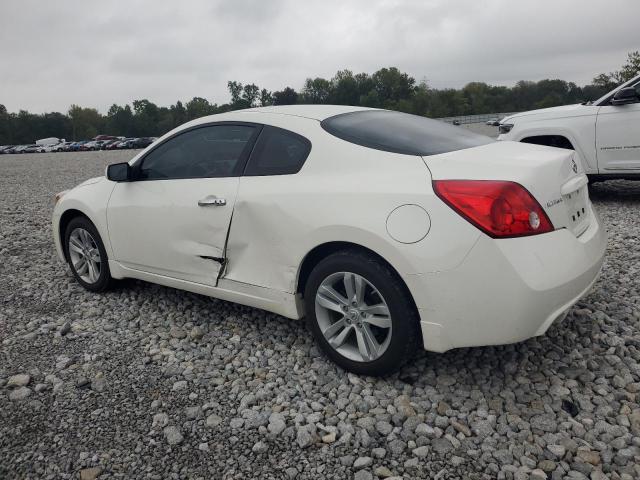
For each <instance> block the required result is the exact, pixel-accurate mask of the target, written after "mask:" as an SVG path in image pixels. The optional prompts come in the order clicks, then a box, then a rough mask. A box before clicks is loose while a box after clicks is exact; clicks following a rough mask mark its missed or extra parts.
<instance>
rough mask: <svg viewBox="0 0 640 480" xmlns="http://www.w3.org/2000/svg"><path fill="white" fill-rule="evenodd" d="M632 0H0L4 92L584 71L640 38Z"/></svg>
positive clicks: (217, 98)
mask: <svg viewBox="0 0 640 480" xmlns="http://www.w3.org/2000/svg"><path fill="white" fill-rule="evenodd" d="M638 18H640V1H638V0H608V1H607V2H601V1H596V0H553V1H550V0H519V1H514V0H482V1H479V0H416V1H414V0H404V1H403V0H182V1H171V0H127V1H124V0H100V1H98V0H57V1H47V0H45V1H36V0H0V104H4V105H5V106H6V107H7V109H8V110H9V111H18V110H19V109H25V110H28V111H31V112H34V113H43V112H48V111H62V112H66V111H67V110H68V108H69V106H70V105H71V104H78V105H81V106H83V107H94V108H97V109H98V110H100V111H101V112H103V113H106V111H107V109H108V108H109V106H110V105H112V104H113V103H117V104H120V105H124V104H126V103H131V102H132V101H133V100H135V99H142V98H147V99H149V100H150V101H152V102H155V103H157V104H158V105H170V104H173V103H175V102H176V101H177V100H181V101H183V102H185V101H188V100H189V99H191V98H193V97H195V96H200V97H204V98H207V99H208V100H209V101H210V102H212V103H218V104H220V103H226V102H227V101H228V100H229V94H228V91H227V81H229V80H236V81H239V82H241V83H255V84H257V85H258V86H259V87H260V88H267V89H268V90H280V89H282V88H284V87H285V86H291V87H293V88H295V89H296V90H299V89H300V88H302V86H303V84H304V81H305V79H306V78H308V77H324V78H331V77H332V76H333V75H334V74H335V72H336V71H338V70H342V69H349V70H352V71H353V72H354V73H359V72H367V73H373V72H374V71H376V70H378V69H379V68H382V67H390V66H396V67H398V68H399V69H400V70H402V71H405V72H407V73H409V74H410V75H412V76H413V77H414V78H416V80H417V81H422V80H426V81H427V82H428V84H429V85H430V86H432V87H434V88H445V87H455V88H458V87H461V86H463V85H465V84H466V83H468V82H471V81H482V82H487V83H490V84H494V85H513V84H514V83H515V82H516V81H518V80H522V79H524V80H540V79H543V78H561V79H563V80H567V81H573V82H576V83H577V84H579V85H584V84H587V83H589V82H590V81H591V79H592V78H593V77H594V76H595V75H597V74H598V73H602V72H610V71H613V70H617V69H619V68H620V67H621V66H622V64H623V63H624V62H625V60H626V57H627V53H629V52H631V51H634V50H640V33H639V32H640V28H639V24H638Z"/></svg>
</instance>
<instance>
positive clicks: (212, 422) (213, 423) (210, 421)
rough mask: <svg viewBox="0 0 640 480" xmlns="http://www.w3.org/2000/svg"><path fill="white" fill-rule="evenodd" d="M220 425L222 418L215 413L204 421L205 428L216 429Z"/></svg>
mask: <svg viewBox="0 0 640 480" xmlns="http://www.w3.org/2000/svg"><path fill="white" fill-rule="evenodd" d="M221 423H222V417H221V416H219V415H216V414H215V413H212V414H211V415H208V416H207V419H206V420H205V424H206V425H207V427H217V426H218V425H220V424H221Z"/></svg>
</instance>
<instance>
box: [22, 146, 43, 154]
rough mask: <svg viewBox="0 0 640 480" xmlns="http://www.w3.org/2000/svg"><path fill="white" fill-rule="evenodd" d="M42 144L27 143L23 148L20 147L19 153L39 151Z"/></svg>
mask: <svg viewBox="0 0 640 480" xmlns="http://www.w3.org/2000/svg"><path fill="white" fill-rule="evenodd" d="M41 148H42V146H40V145H35V144H34V145H27V146H26V147H25V148H24V149H22V152H21V153H40V149H41Z"/></svg>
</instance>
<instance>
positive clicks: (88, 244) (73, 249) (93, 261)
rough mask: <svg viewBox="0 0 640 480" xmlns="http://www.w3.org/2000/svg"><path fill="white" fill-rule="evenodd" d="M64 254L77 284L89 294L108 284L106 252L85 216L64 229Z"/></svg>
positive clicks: (105, 287)
mask: <svg viewBox="0 0 640 480" xmlns="http://www.w3.org/2000/svg"><path fill="white" fill-rule="evenodd" d="M64 247H65V254H66V256H67V262H68V263H69V266H70V267H71V272H72V273H73V276H74V277H75V278H76V280H77V281H78V283H80V285H82V286H83V287H84V288H86V289H87V290H90V291H92V292H102V291H105V290H107V289H108V288H109V287H110V286H111V284H112V281H113V280H112V278H111V272H110V271H109V262H108V258H107V252H106V251H105V248H104V244H103V243H102V239H101V238H100V235H99V234H98V230H97V229H96V227H95V226H94V225H93V223H91V221H89V219H88V218H86V217H76V218H74V219H72V220H71V221H70V222H69V224H68V225H67V228H66V230H65V236H64Z"/></svg>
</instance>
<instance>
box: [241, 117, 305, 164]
mask: <svg viewBox="0 0 640 480" xmlns="http://www.w3.org/2000/svg"><path fill="white" fill-rule="evenodd" d="M310 151H311V142H310V141H309V140H307V139H306V138H305V137H303V136H302V135H298V134H297V133H293V132H290V131H288V130H283V129H281V128H277V127H271V126H265V127H264V128H263V129H262V133H261V134H260V137H259V138H258V141H257V142H256V146H255V148H254V149H253V153H252V154H251V158H250V159H249V163H248V164H247V167H246V169H245V171H244V174H245V175H246V176H259V175H289V174H292V173H298V172H299V171H300V169H301V168H302V165H304V162H305V160H306V159H307V156H308V155H309V152H310Z"/></svg>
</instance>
